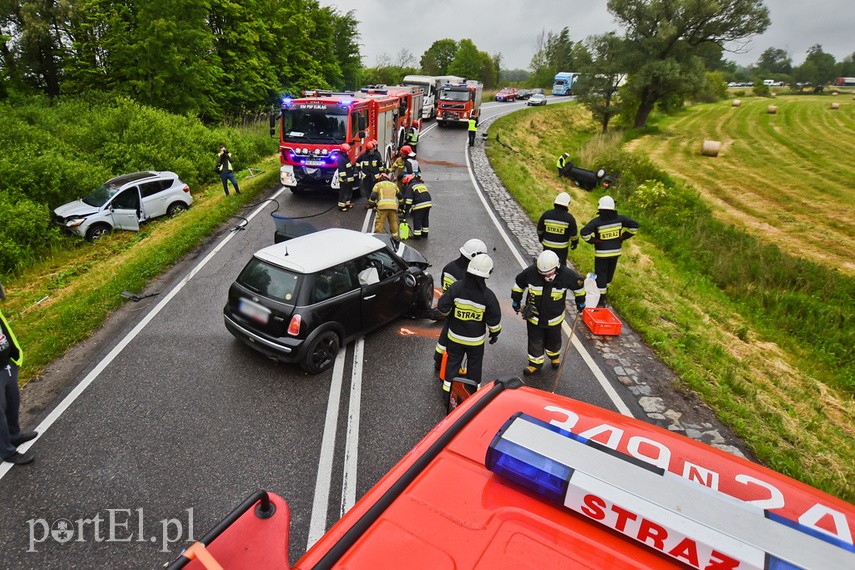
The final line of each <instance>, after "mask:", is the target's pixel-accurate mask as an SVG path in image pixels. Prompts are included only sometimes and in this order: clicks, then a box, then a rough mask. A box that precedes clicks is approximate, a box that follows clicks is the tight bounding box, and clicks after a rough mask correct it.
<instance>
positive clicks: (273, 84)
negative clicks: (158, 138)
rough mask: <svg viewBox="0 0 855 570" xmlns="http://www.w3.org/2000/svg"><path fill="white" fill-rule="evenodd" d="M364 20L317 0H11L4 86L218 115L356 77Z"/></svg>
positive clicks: (0, 44)
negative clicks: (101, 94)
mask: <svg viewBox="0 0 855 570" xmlns="http://www.w3.org/2000/svg"><path fill="white" fill-rule="evenodd" d="M357 24H358V22H357V20H356V19H355V17H354V15H353V13H352V12H348V13H346V14H342V13H340V12H339V11H337V10H336V9H334V8H328V7H321V6H319V4H318V2H317V1H316V0H267V1H263V0H241V2H239V3H238V2H233V1H231V0H127V1H126V2H121V3H116V2H112V1H109V0H67V1H64V2H45V1H44V0H19V1H16V2H0V97H2V96H3V95H4V94H7V93H8V92H9V91H10V90H15V91H24V92H38V93H44V94H47V95H49V96H51V97H57V96H60V95H74V94H80V93H87V92H90V91H109V92H113V93H115V94H117V95H123V96H129V97H131V98H133V99H134V100H135V101H138V102H139V103H142V104H145V105H151V106H153V107H158V108H161V109H164V110H167V111H170V112H173V113H177V114H190V115H193V116H196V117H200V118H202V119H204V120H208V121H217V120H220V119H222V118H224V117H236V116H243V115H246V114H250V113H253V112H255V111H257V110H259V109H262V108H265V107H269V106H270V104H271V103H273V102H274V101H275V100H276V99H277V96H278V95H279V94H281V93H282V92H284V91H299V90H300V89H303V88H319V87H320V88H330V87H332V88H343V87H345V86H348V85H351V86H353V85H355V83H356V81H357V79H356V78H357V75H358V73H359V70H360V67H361V62H360V55H359V45H358V41H359V33H358V31H357Z"/></svg>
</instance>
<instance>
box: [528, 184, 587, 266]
mask: <svg viewBox="0 0 855 570" xmlns="http://www.w3.org/2000/svg"><path fill="white" fill-rule="evenodd" d="M569 206H570V194H568V193H567V192H561V193H559V194H558V196H556V197H555V200H554V201H553V208H552V209H551V210H547V211H546V212H544V213H543V215H542V216H540V219H539V220H538V221H537V237H538V239H539V240H540V244H541V245H542V246H543V249H544V250H550V251H554V252H555V254H556V255H557V256H558V261H559V262H560V263H561V265H564V264H565V263H566V262H567V248H568V247H569V248H570V249H576V247H577V246H578V245H579V231H578V228H577V226H576V218H574V217H573V214H571V213H570V212H569V211H568V207H569Z"/></svg>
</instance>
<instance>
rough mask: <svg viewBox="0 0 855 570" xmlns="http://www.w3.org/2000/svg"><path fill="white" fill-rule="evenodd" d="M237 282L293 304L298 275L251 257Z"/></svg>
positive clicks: (272, 297) (260, 293)
mask: <svg viewBox="0 0 855 570" xmlns="http://www.w3.org/2000/svg"><path fill="white" fill-rule="evenodd" d="M237 282H238V283H239V284H241V285H243V286H244V287H246V288H247V289H249V290H251V291H254V292H256V293H258V294H259V295H261V296H263V297H268V298H270V299H274V300H276V301H282V302H285V303H290V304H293V303H294V301H295V293H296V292H297V285H298V284H299V282H300V275H299V274H297V273H292V272H291V271H288V270H287V269H282V268H281V267H276V266H275V265H270V264H269V263H266V262H264V261H261V260H260V259H258V258H255V257H253V258H252V259H251V260H250V261H249V263H247V264H246V267H244V268H243V271H241V272H240V275H239V276H238V278H237Z"/></svg>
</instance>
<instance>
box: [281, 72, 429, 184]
mask: <svg viewBox="0 0 855 570" xmlns="http://www.w3.org/2000/svg"><path fill="white" fill-rule="evenodd" d="M398 89H399V90H401V91H403V90H404V89H406V88H404V87H400V88H398ZM414 105H417V107H414ZM421 105H422V103H421V94H420V93H418V94H414V93H411V94H404V93H402V92H396V93H391V92H387V93H381V92H379V91H378V92H375V93H370V94H369V93H362V92H355V93H353V92H347V93H333V92H331V91H304V92H303V96H302V97H300V98H290V97H285V98H283V99H282V102H281V113H280V116H279V133H280V134H279V159H280V162H281V164H282V166H280V168H279V179H280V182H281V183H282V185H283V186H285V187H287V188H290V189H291V191H292V192H294V193H299V192H302V191H303V190H307V189H327V190H335V191H338V175H337V171H338V168H337V166H338V157H339V154H340V153H341V152H342V151H341V145H342V144H344V143H348V144H350V147H351V150H350V153H349V156H350V158H351V160H352V161H355V159H356V157H357V156H359V154H360V153H362V151H363V145H364V144H365V143H366V142H368V141H369V140H372V139H374V140H376V141H377V147H378V149H379V150H380V152H381V154H383V156H384V159H385V160H386V162H387V165H388V164H390V163H391V160H392V158H393V157H394V154H395V152H396V150H397V149H398V148H399V147H400V146H401V144H400V142H399V141H400V140H401V136H402V135H401V131H402V130H405V129H406V128H407V127H409V126H410V125H412V124H413V123H414V122H415V121H418V116H417V113H413V111H412V109H418V110H419V111H420V109H421ZM271 134H274V120H273V119H271Z"/></svg>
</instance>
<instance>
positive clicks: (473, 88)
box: [436, 80, 484, 127]
mask: <svg viewBox="0 0 855 570" xmlns="http://www.w3.org/2000/svg"><path fill="white" fill-rule="evenodd" d="M483 90H484V86H483V85H482V84H481V82H480V81H472V80H468V81H462V82H459V83H446V84H445V85H443V86H442V89H440V92H439V108H438V109H437V112H436V122H437V123H439V126H441V127H444V126H446V125H448V124H454V123H467V122H468V121H469V119H470V118H475V119H477V118H478V117H479V116H480V115H481V92H482V91H483Z"/></svg>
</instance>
